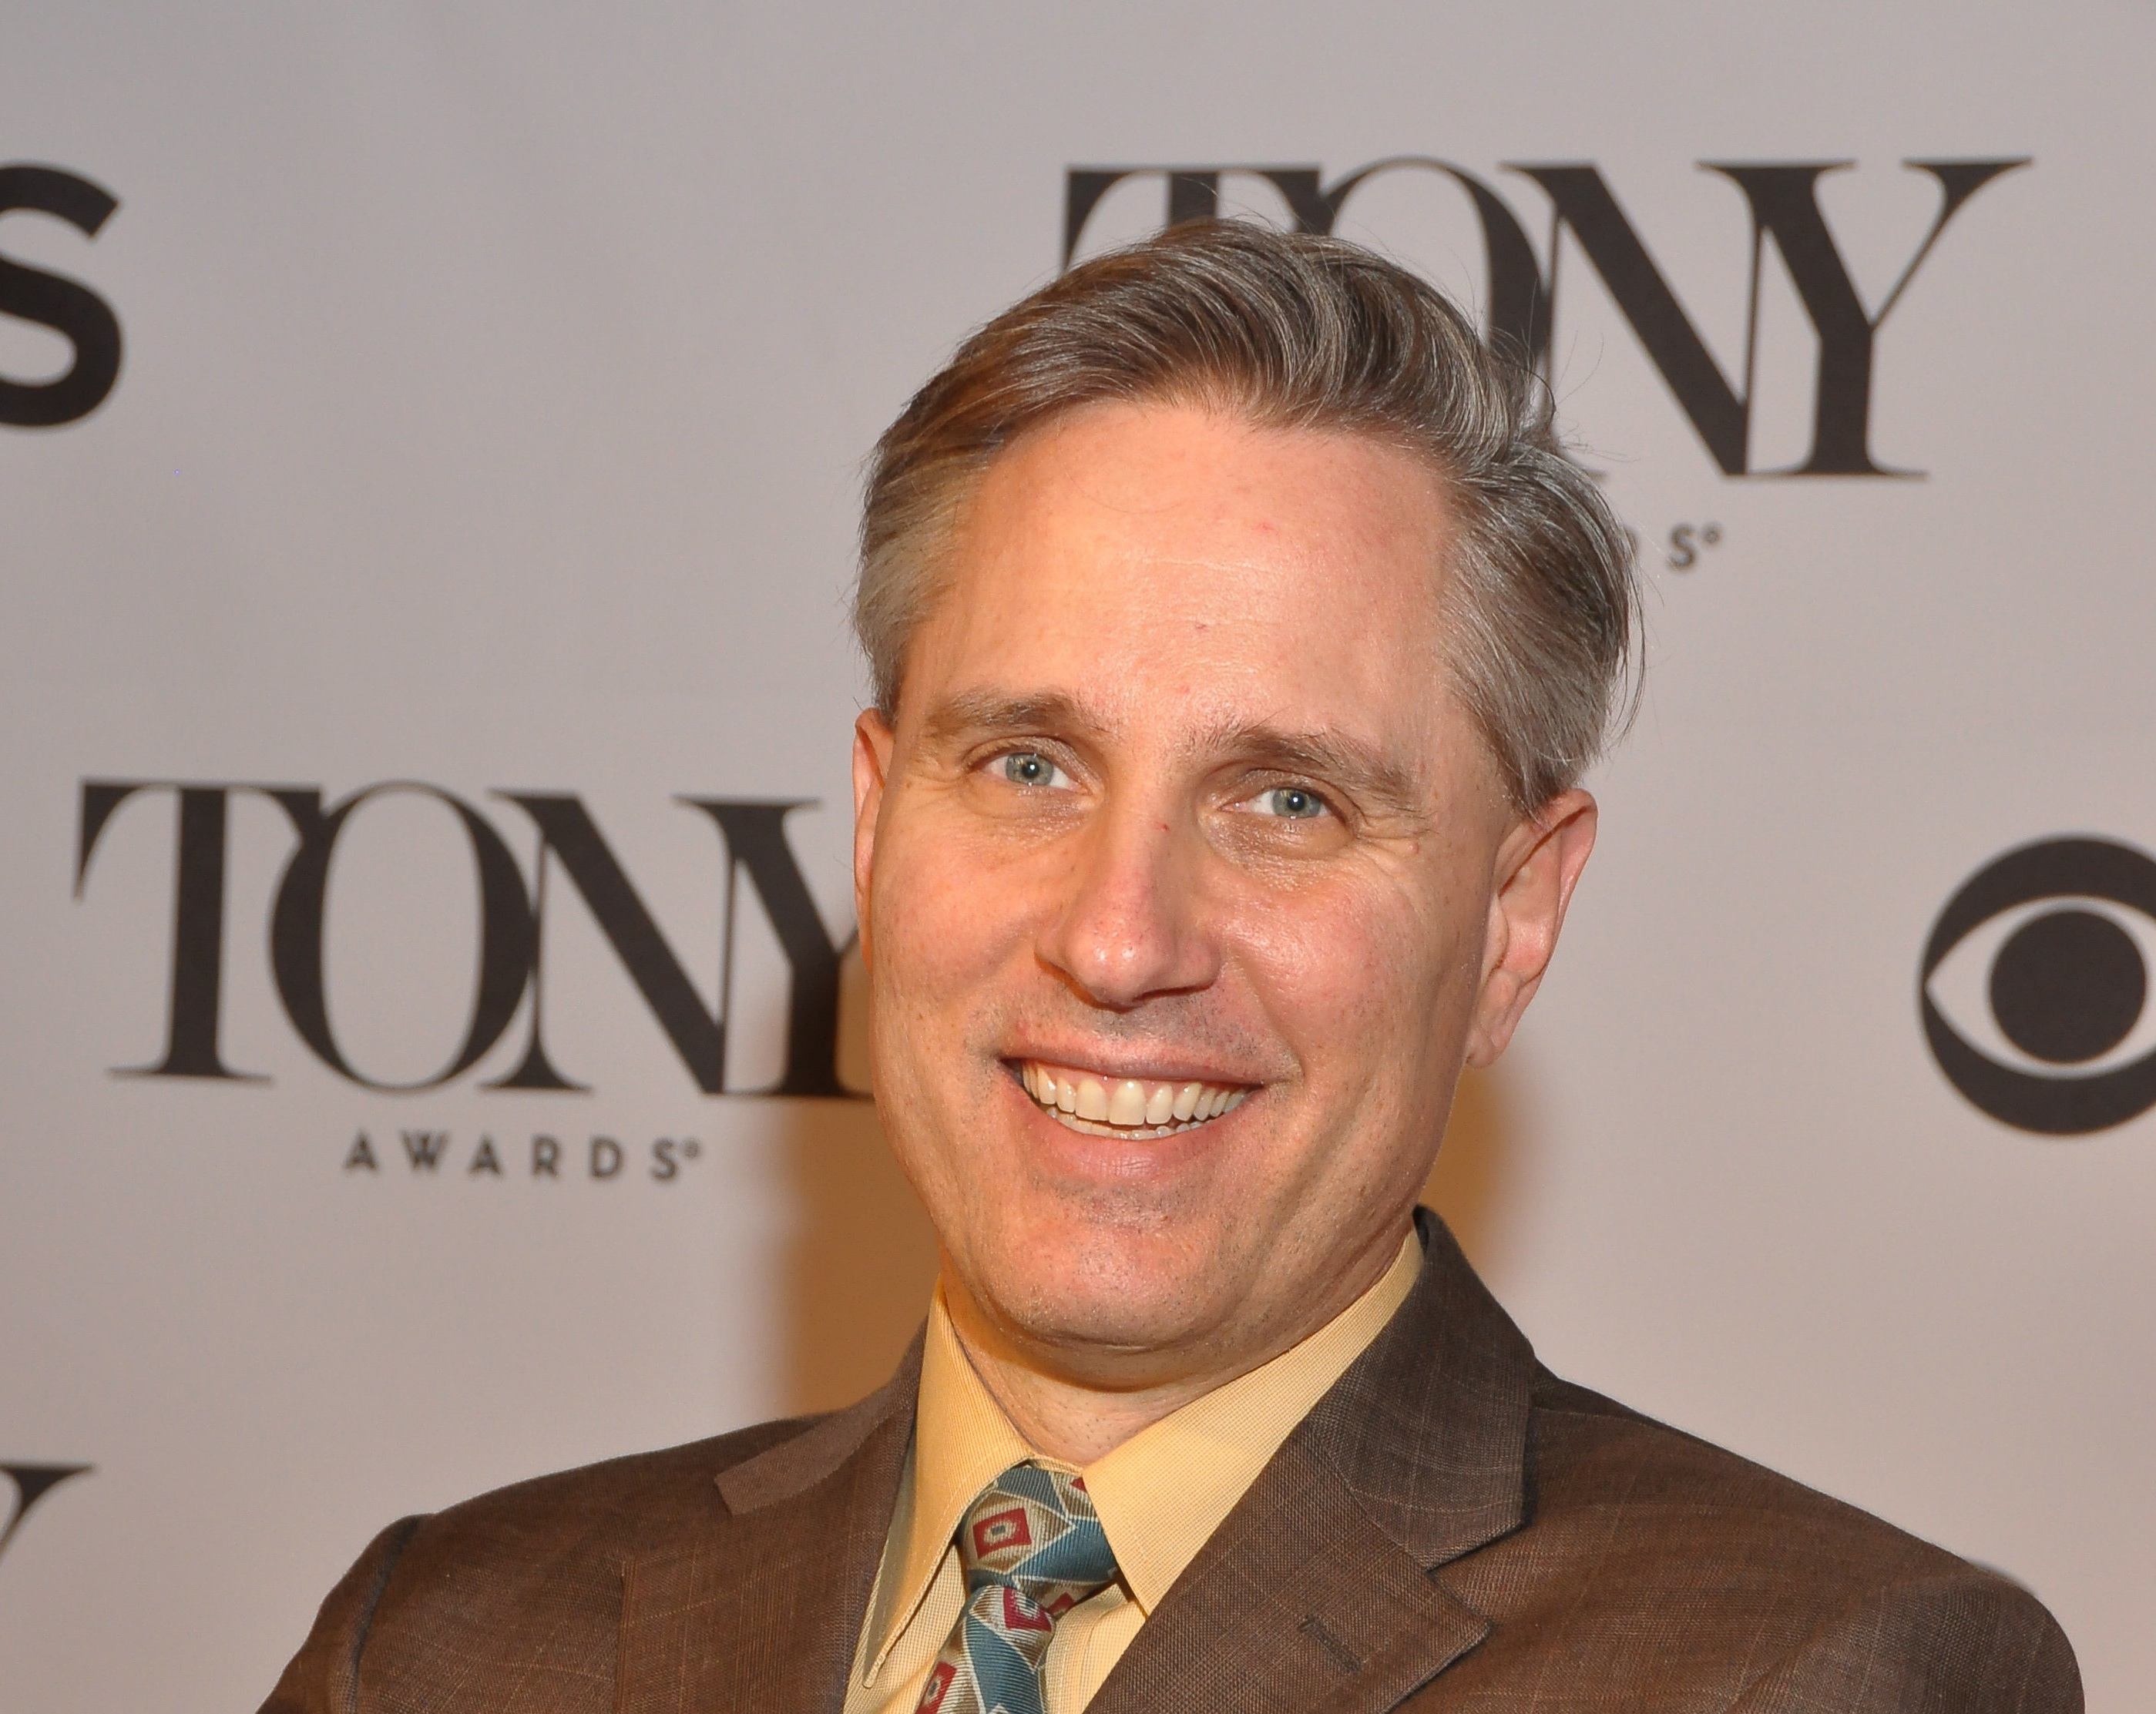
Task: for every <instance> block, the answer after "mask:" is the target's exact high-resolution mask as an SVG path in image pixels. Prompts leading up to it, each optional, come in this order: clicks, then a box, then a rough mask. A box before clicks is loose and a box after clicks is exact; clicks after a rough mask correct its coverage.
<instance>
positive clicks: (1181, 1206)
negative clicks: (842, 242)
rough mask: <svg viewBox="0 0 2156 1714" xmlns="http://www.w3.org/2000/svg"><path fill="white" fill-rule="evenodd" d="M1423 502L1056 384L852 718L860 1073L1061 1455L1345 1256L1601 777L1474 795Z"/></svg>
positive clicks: (956, 1272) (1392, 1233)
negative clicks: (871, 1076) (1105, 1095)
mask: <svg viewBox="0 0 2156 1714" xmlns="http://www.w3.org/2000/svg"><path fill="white" fill-rule="evenodd" d="M1449 540H1450V513H1449V508H1448V505H1447V503H1446V500H1445V494H1444V491H1443V488H1442V485H1441V484H1440V482H1439V480H1438V479H1437V477H1436V476H1435V474H1434V473H1433V472H1432V471H1431V470H1430V469H1429V468H1428V467H1427V466H1426V465H1425V464H1423V463H1422V462H1421V461H1420V460H1419V459H1416V458H1414V456H1412V455H1411V454H1408V453H1406V452H1404V451H1402V450H1400V449H1396V448H1394V447H1391V446H1389V445H1386V444H1382V443H1380V442H1378V441H1376V440H1374V439H1368V438H1364V437H1360V436H1353V435H1347V434H1321V433H1317V432H1312V431H1306V430H1275V429H1265V428H1254V427H1252V426H1250V425H1249V424H1247V423H1243V422H1241V421H1240V420H1238V419H1236V418H1232V417H1229V416H1225V415H1221V414H1216V413H1207V412H1203V411H1199V410H1196V409H1191V408H1181V407H1175V406H1168V405H1147V406H1133V405H1122V404H1109V405H1098V406H1092V407H1088V408H1086V409H1083V410H1081V411H1078V412H1075V413H1070V414H1069V415H1067V416H1065V417H1063V418H1059V419H1058V420H1056V421H1055V422H1054V423H1050V424H1049V425H1048V426H1046V427H1045V428H1041V429H1039V430H1036V431H1035V432H1034V433H1033V434H1029V435H1028V436H1026V437H1025V438H1024V439H1021V440H1019V442H1018V443H1017V444H1014V446H1013V447H1011V448H1010V449H1008V450H1006V451H1005V452H1004V454H1001V455H1000V456H999V457H998V459H997V460H996V461H995V462H994V463H993V464H992V465H991V466H990V467H989V469H988V472H987V474H986V475H985V477H984V478H983V481H982V484H981V485H980V488H979V489H978V492H977V494H976V495H975V496H974V497H973V500H972V501H971V502H970V503H969V505H968V508H967V510H966V511H965V513H964V515H963V516H962V519H961V521H960V523H959V526H958V528H957V531H956V534H955V536H954V538H953V540H952V544H951V547H950V553H951V559H950V562H949V563H948V567H947V569H948V574H949V582H948V586H947V593H946V594H945V595H944V596H943V597H942V599H941V600H940V602H939V603H938V605H937V608H936V609H935V611H934V612H933V613H932V614H931V616H930V617H929V618H927V620H926V621H925V622H924V623H923V624H922V625H921V627H920V629H918V630H917V631H916V634H915V635H914V637H913V639H912V641H911V648H910V651H909V654H908V657H907V661H906V674H905V679H904V682H903V685H902V687H901V695H900V699H899V709H898V714H897V719H896V726H895V728H894V727H893V726H887V725H886V724H885V722H884V721H882V719H881V718H880V717H879V716H876V715H875V714H873V713H870V714H868V715H865V716H863V717H862V719H861V721H860V726H859V729H858V731H857V734H856V743H855V798H856V831H855V888H856V895H857V896H856V904H857V906H858V908H859V911H860V921H861V925H862V929H861V937H862V950H863V952H864V955H865V957H866V959H867V961H868V965H869V969H870V980H871V985H872V993H873V996H874V1002H873V1003H874V1018H875V1024H874V1042H875V1049H874V1052H875V1088H876V1099H877V1103H878V1106H879V1109H880V1113H881V1116H882V1119H883V1123H884V1126H885V1132H886V1133H887V1135H888V1137H889V1138H890V1140H891V1146H892V1147H893V1149H894V1150H895V1151H896V1154H897V1157H898V1159H899V1162H900V1164H901V1167H903V1168H904V1170H905V1171H906V1174H907V1176H908V1177H909V1178H910V1179H911V1181H912V1183H913V1184H914V1186H915V1188H916V1189H917V1190H918V1191H919V1193H920V1194H921V1198H922V1201H923V1202H924V1203H925V1204H926V1205H927V1209H928V1213H929V1216H930V1219H931V1220H932V1223H933V1224H934V1225H935V1228H936V1230H937V1234H938V1237H939V1239H940V1240H941V1243H942V1252H943V1270H942V1271H943V1285H944V1291H945V1294H946V1298H947V1301H948V1303H949V1306H950V1308H951V1312H952V1318H953V1321H954V1323H955V1324H956V1326H957V1329H958V1332H959V1334H960V1337H961V1338H962V1341H963V1342H964V1343H965V1345H966V1347H967V1349H968V1354H969V1355H970V1356H971V1357H973V1360H974V1362H975V1365H976V1367H977V1368H978V1369H979V1371H980V1373H981V1374H982V1378H983V1380H984V1381H985V1382H986V1383H987V1384H988V1387H989V1388H990V1390H991V1391H992V1392H993V1393H995V1394H996V1396H997V1397H998V1400H999V1401H1000V1402H1001V1403H1002V1404H1004V1408H1005V1409H1006V1410H1007V1411H1009V1413H1010V1414H1011V1416H1012V1419H1013V1421H1014V1424H1015V1425H1016V1426H1018V1427H1019V1429H1020V1430H1021V1432H1023V1433H1024V1434H1027V1436H1028V1438H1029V1439H1031V1440H1032V1441H1033V1442H1034V1445H1037V1446H1039V1448H1040V1449H1041V1450H1044V1451H1048V1452H1050V1453H1054V1454H1056V1455H1060V1456H1064V1457H1067V1458H1070V1460H1072V1461H1073V1462H1076V1463H1081V1464H1083V1463H1086V1462H1090V1461H1091V1460H1093V1459H1094V1458H1096V1457H1098V1456H1100V1455H1101V1454H1102V1453H1105V1452H1106V1451H1107V1450H1111V1448H1112V1447H1113V1446H1114V1445H1117V1444H1120V1442H1121V1441H1122V1439H1127V1438H1128V1436H1129V1435H1130V1434H1132V1433H1135V1432H1137V1429H1140V1428H1142V1427H1144V1426H1145V1425H1146V1424H1147V1423H1149V1422H1151V1421H1153V1420H1157V1419H1158V1418H1159V1417H1160V1416H1163V1415H1165V1414H1167V1413H1168V1411H1170V1410H1173V1409H1175V1408H1176V1407H1177V1406H1178V1405H1179V1404H1183V1403H1185V1402H1187V1400H1188V1399H1189V1398H1194V1397H1197V1396H1199V1394H1202V1393H1204V1392H1206V1391H1208V1390H1209V1389H1210V1388H1213V1387H1215V1386H1218V1385H1220V1384H1222V1383H1224V1382H1225V1381H1227V1380H1229V1379H1231V1378H1234V1377H1235V1376H1236V1375H1238V1374H1240V1373H1245V1371H1247V1370H1249V1369H1250V1368H1255V1367H1256V1366H1257V1365H1258V1364H1260V1363H1261V1362H1265V1361H1266V1360H1267V1359H1268V1358H1270V1357H1273V1356H1275V1355H1276V1354H1277V1353H1278V1352H1281V1351H1283V1350H1286V1348H1287V1347H1289V1346H1291V1345H1292V1344H1294V1343H1295V1342H1296V1341H1298V1340H1300V1339H1301V1338H1302V1337H1306V1335H1307V1334H1309V1333H1311V1332H1314V1331H1315V1330H1316V1329H1317V1328H1318V1327H1322V1325H1323V1324H1324V1323H1325V1322H1326V1321H1328V1320H1330V1319H1331V1318H1332V1316H1334V1315H1337V1313H1338V1312H1339V1311H1341V1310H1342V1309H1343V1308H1345V1307H1346V1306H1347V1304H1349V1303H1350V1302H1352V1301H1353V1300H1354V1299H1355V1297H1356V1296H1358V1295H1359V1294H1360V1293H1361V1292H1362V1291H1363V1290H1365V1289H1366V1288H1367V1287H1368V1286H1369V1285H1371V1284H1372V1283H1373V1281H1374V1280H1376V1278H1377V1276H1378V1275H1379V1274H1380V1273H1381V1272H1383V1270H1384V1268H1385V1266H1386V1265H1387V1264H1388V1263H1389V1261H1390V1260H1391V1259H1392V1257H1393V1255H1394V1253H1395V1252H1396V1250H1398V1248H1399V1243H1400V1241H1401V1239H1402V1238H1403V1236H1404V1234H1405V1232H1406V1230H1407V1228H1408V1224H1409V1214H1410V1211H1411V1209H1412V1208H1413V1206H1414V1200H1415V1197H1416V1194H1417V1193H1418V1192H1419V1189H1420V1188H1421V1186H1422V1183H1423V1182H1424V1178H1425V1177H1426V1176H1427V1174H1428V1173H1429V1170H1430V1164H1431V1162H1432V1159H1433V1158H1434V1156H1435V1150H1436V1147H1437V1143H1438V1140H1439V1137H1440V1135H1441V1133H1442V1131H1443V1127H1444V1122H1445V1115H1446V1112H1447V1111H1448V1109H1449V1107H1450V1102H1451V1096H1452V1090H1453V1086H1454V1084H1455V1081H1456V1080H1457V1077H1458V1074H1459V1071H1460V1065H1461V1064H1462V1063H1463V1061H1467V1062H1471V1063H1477V1064H1481V1063H1486V1062H1487V1061H1488V1060H1491V1059H1494V1058H1495V1057H1496V1055H1497V1054H1498V1053H1499V1052H1500V1051H1501V1050H1502V1049H1503V1046H1504V1044H1505V1042H1506V1041H1507V1039H1509V1037H1510V1035H1511V1033H1512V1027H1513V1025H1514V1024H1516V1023H1517V1020H1518V1018H1519V1015H1520V1013H1521V1012H1522V1010H1523V1009H1524V1008H1525V1006H1526V1004H1527V1000H1528V998H1530V997H1531V996H1532V992H1533V989H1534V987H1535V984H1536V983H1537V980H1538V979H1539V978H1540V976H1541V973H1542V971H1543V967H1544V965H1545V964H1546V963H1547V962H1548V957H1549V954H1550V952H1551V950H1552V949H1553V947H1554V945H1555V941H1556V936H1557V931H1558V926H1559V925H1560V924H1561V922H1562V920H1563V911H1564V906H1565V904H1566V902H1567V901H1568V897H1569V895H1570V892H1571V889H1572V885H1573V881H1574V880H1576V879H1577V878H1578V873H1579V870H1580V867H1581V865H1583V864H1584V862H1585V860H1586V857H1587V853H1588V850H1589V847H1590V846H1591V844H1592V843H1593V836H1594V805H1593V803H1592V802H1591V800H1589V798H1587V797H1586V796H1585V794H1584V793H1577V792H1575V793H1567V794H1565V795H1564V796H1563V797H1561V798H1557V799H1555V800H1553V802H1552V803H1550V804H1548V805H1546V806H1544V808H1543V810H1542V811H1541V812H1540V813H1538V814H1537V816H1535V817H1534V818H1532V819H1525V820H1523V819H1522V818H1520V817H1518V816H1517V814H1516V813H1514V812H1513V811H1512V809H1511V808H1509V807H1508V806H1507V803H1506V800H1505V797H1504V794H1503V792H1502V790H1501V788H1500V785H1499V783H1498V778H1497V774H1496V769H1495V767H1493V765H1492V763H1491V759H1490V757H1489V755H1488V753H1487V751H1486V746H1485V744H1484V742H1483V741H1482V740H1481V736H1480V735H1479V734H1478V733H1477V731H1476V729H1475V726H1474V723H1473V721H1471V718H1470V716H1468V715H1467V713H1466V711H1465V710H1464V709H1463V708H1462V707H1461V706H1460V704H1459V703H1458V701H1457V700H1455V697H1454V696H1453V695H1452V694H1451V693H1450V690H1449V689H1448V687H1447V685H1446V681H1445V667H1444V661H1445V629H1444V620H1443V615H1442V608H1441V605H1440V602H1439V600H1438V598H1437V597H1438V588H1439V582H1438V580H1439V578H1440V576H1441V567H1442V566H1443V564H1444V562H1445V552H1446V548H1447V546H1448V543H1449ZM1088 1077H1090V1078H1091V1080H1093V1081H1094V1082H1096V1084H1097V1085H1099V1086H1100V1088H1101V1090H1105V1091H1113V1090H1115V1089H1116V1087H1117V1085H1118V1084H1119V1083H1120V1082H1122V1080H1129V1081H1130V1082H1131V1084H1132V1087H1133V1088H1134V1089H1135V1090H1136V1091H1137V1092H1136V1093H1135V1094H1132V1095H1128V1096H1127V1099H1126V1100H1125V1101H1123V1103H1122V1105H1121V1106H1118V1107H1117V1109H1116V1111H1114V1112H1112V1113H1102V1112H1101V1111H1100V1110H1099V1106H1098V1102H1097V1101H1096V1102H1095V1103H1094V1105H1093V1106H1091V1108H1085V1107H1084V1102H1083V1101H1082V1099H1081V1102H1080V1104H1079V1105H1080V1106H1081V1109H1083V1110H1084V1111H1090V1112H1091V1115H1092V1116H1093V1118H1094V1119H1095V1120H1096V1121H1105V1120H1106V1119H1110V1118H1112V1119H1114V1120H1115V1121H1116V1122H1115V1123H1113V1124H1109V1123H1106V1122H1096V1123H1093V1124H1091V1125H1090V1126H1088V1125H1087V1124H1086V1121H1085V1120H1084V1119H1082V1118H1081V1116H1080V1114H1079V1113H1078V1112H1075V1111H1074V1112H1068V1113H1067V1114H1066V1115H1065V1116H1061V1117H1059V1116H1056V1113H1055V1107H1056V1105H1057V1103H1056V1101H1055V1093H1054V1086H1055V1085H1056V1084H1057V1083H1058V1082H1059V1080H1060V1084H1062V1085H1074V1086H1078V1087H1081V1089H1082V1085H1083V1082H1084V1081H1085V1080H1086V1079H1087V1078H1088ZM1044 1078H1045V1080H1046V1082H1045V1084H1044V1083H1043V1081H1042V1080H1043V1079H1044ZM1188 1085H1198V1086H1199V1089H1201V1090H1204V1092H1205V1093H1204V1094H1203V1095H1200V1096H1198V1097H1197V1098H1196V1099H1197V1101H1198V1121H1197V1122H1183V1123H1181V1124H1178V1122H1177V1121H1178V1120H1179V1119H1181V1117H1182V1116H1181V1115H1180V1114H1166V1106H1165V1101H1164V1100H1163V1098H1161V1096H1160V1090H1162V1089H1163V1087H1168V1088H1172V1089H1173V1090H1176V1091H1178V1092H1179V1091H1180V1090H1183V1089H1184V1088H1186V1087H1187V1086H1188ZM1044 1088H1046V1090H1047V1091H1048V1092H1047V1097H1046V1101H1045V1102H1044V1101H1043V1099H1041V1098H1039V1092H1040V1091H1041V1090H1043V1089H1044ZM1029 1090H1031V1091H1033V1092H1029ZM1148 1091H1151V1092H1152V1096H1153V1097H1154V1099H1153V1101H1152V1112H1153V1113H1154V1114H1157V1115H1158V1114H1165V1121H1164V1122H1163V1121H1162V1120H1159V1119H1157V1120H1156V1121H1155V1122H1154V1123H1153V1124H1152V1125H1146V1124H1143V1123H1142V1122H1140V1121H1138V1119H1137V1104H1138V1103H1139V1102H1140V1101H1142V1100H1143V1099H1144V1098H1145V1097H1146V1096H1147V1092H1148ZM1224 1101H1234V1103H1235V1104H1234V1105H1233V1106H1230V1107H1229V1108H1228V1110H1227V1111H1222V1112H1220V1113H1219V1116H1216V1117H1212V1118H1209V1119H1208V1118H1204V1116H1203V1115H1204V1112H1205V1111H1208V1110H1209V1109H1210V1108H1214V1107H1218V1106H1221V1105H1222V1104H1223V1102H1224ZM1063 1105H1064V1106H1065V1107H1068V1106H1070V1102H1069V1101H1067V1100H1066V1101H1065V1103H1063ZM1186 1106H1188V1099H1186Z"/></svg>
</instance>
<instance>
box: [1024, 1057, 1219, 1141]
mask: <svg viewBox="0 0 2156 1714" xmlns="http://www.w3.org/2000/svg"><path fill="white" fill-rule="evenodd" d="M1019 1080H1020V1081H1021V1082H1023V1083H1024V1085H1025V1092H1026V1093H1027V1094H1028V1095H1029V1096H1032V1097H1033V1098H1034V1100H1035V1101H1039V1103H1040V1104H1041V1106H1044V1107H1048V1108H1051V1109H1053V1110H1054V1111H1055V1114H1056V1116H1057V1117H1059V1118H1061V1119H1063V1120H1064V1121H1065V1123H1069V1122H1070V1121H1071V1120H1074V1119H1075V1120H1078V1121H1084V1122H1085V1124H1086V1127H1087V1128H1089V1129H1090V1128H1091V1126H1096V1125H1112V1126H1116V1127H1117V1128H1119V1129H1136V1128H1137V1127H1139V1126H1143V1127H1145V1128H1147V1129H1148V1130H1153V1131H1159V1132H1168V1131H1173V1130H1177V1129H1179V1128H1181V1127H1182V1126H1186V1125H1202V1124H1204V1122H1205V1121H1207V1120H1208V1119H1214V1118H1218V1117H1219V1116H1220V1115H1221V1114H1223V1113H1224V1112H1226V1111H1228V1110H1229V1108H1230V1107H1235V1106H1240V1105H1241V1104H1242V1100H1243V1097H1244V1096H1246V1095H1248V1094H1249V1093H1250V1090H1247V1089H1238V1088H1235V1087H1234V1086H1232V1085H1222V1084H1217V1083H1154V1082H1150V1081H1147V1080H1143V1079H1140V1078H1136V1077H1103V1076H1101V1075H1100V1074H1099V1073H1097V1072H1093V1071H1077V1070H1070V1068H1068V1067H1066V1066H1062V1065H1042V1064H1041V1063H1039V1061H1038V1060H1024V1061H1023V1062H1022V1063H1021V1064H1020V1065H1019Z"/></svg>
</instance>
